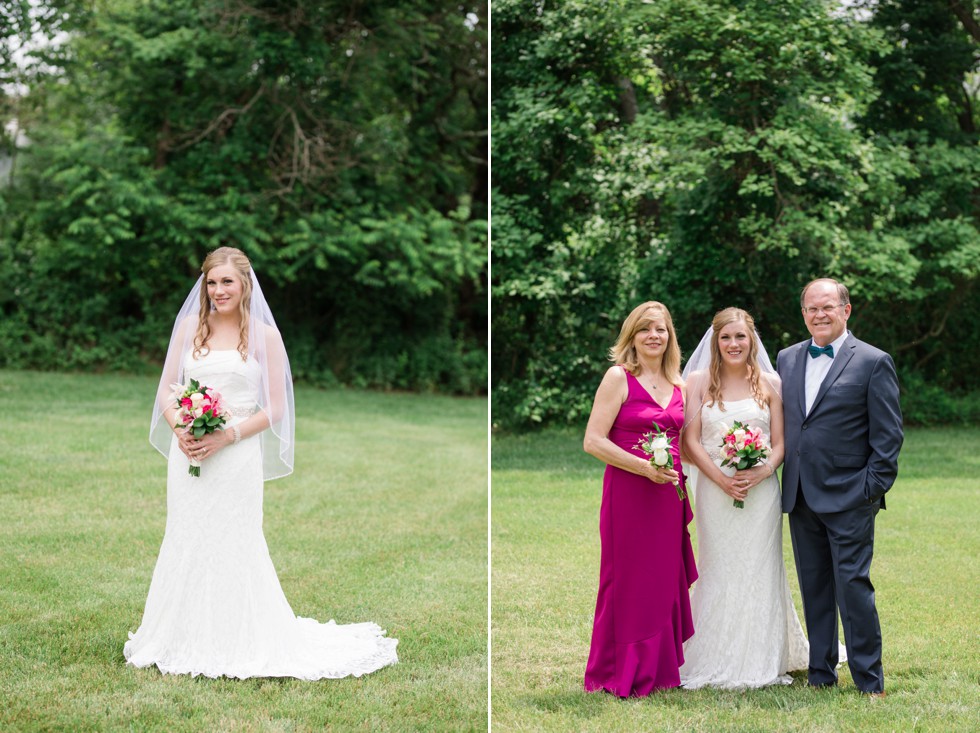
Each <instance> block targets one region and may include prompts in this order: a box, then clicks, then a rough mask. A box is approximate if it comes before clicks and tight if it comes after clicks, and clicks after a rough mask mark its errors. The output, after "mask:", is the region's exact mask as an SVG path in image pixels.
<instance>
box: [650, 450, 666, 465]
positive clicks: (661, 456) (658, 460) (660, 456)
mask: <svg viewBox="0 0 980 733" xmlns="http://www.w3.org/2000/svg"><path fill="white" fill-rule="evenodd" d="M668 462H669V458H668V455H667V451H665V450H662V449H661V450H655V451H654V452H653V463H654V465H656V466H666V465H667V463H668Z"/></svg>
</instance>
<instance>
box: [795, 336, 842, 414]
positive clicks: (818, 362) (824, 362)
mask: <svg viewBox="0 0 980 733" xmlns="http://www.w3.org/2000/svg"><path fill="white" fill-rule="evenodd" d="M847 335H848V331H846V330H845V331H844V333H842V334H841V335H840V336H838V337H837V338H836V339H835V340H834V341H831V343H830V345H831V346H833V347H834V356H833V358H831V357H829V356H826V355H825V354H821V355H820V356H818V357H816V358H814V357H812V356H810V354H809V352H808V353H807V355H806V376H805V377H804V379H803V386H804V388H805V392H806V414H807V415H809V414H810V408H811V407H813V401H814V400H815V399H817V392H819V391H820V385H821V384H823V380H824V379H826V377H827V372H829V371H830V367H832V366H833V365H834V359H836V358H837V356H838V354H840V350H841V347H842V346H843V345H844V341H845V340H846V339H847ZM810 343H811V344H813V339H810Z"/></svg>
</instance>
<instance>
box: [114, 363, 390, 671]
mask: <svg viewBox="0 0 980 733" xmlns="http://www.w3.org/2000/svg"><path fill="white" fill-rule="evenodd" d="M185 366H186V368H187V371H186V377H187V378H188V379H191V378H193V379H196V380H198V381H199V382H200V383H201V384H202V385H207V386H209V387H214V388H215V389H217V390H218V392H220V394H221V395H222V397H223V399H224V402H225V405H226V406H227V407H228V408H231V410H232V413H233V415H234V417H232V419H231V420H230V421H229V425H233V424H235V423H236V422H241V421H243V420H244V419H245V418H246V417H247V416H248V415H249V414H250V413H251V412H252V411H253V410H254V409H255V405H256V396H257V390H258V381H259V378H260V372H261V370H260V368H259V366H258V364H257V363H256V362H255V360H254V359H252V358H250V359H249V361H248V362H242V359H241V357H240V356H239V354H238V352H237V351H217V350H215V351H211V352H210V353H209V354H207V355H205V356H203V357H201V358H199V359H198V360H196V361H195V360H193V359H191V357H190V355H189V354H188V356H187V361H186V362H185ZM187 468H188V460H187V458H186V456H184V454H183V453H181V451H180V449H179V448H178V447H177V440H176V437H174V440H173V444H172V445H171V449H170V454H169V465H168V469H167V527H166V532H165V534H164V538H163V545H162V546H161V548H160V556H159V558H158V559H157V564H156V569H155V570H154V571H153V580H152V582H151V583H150V592H149V596H148V597H147V599H146V608H145V610H144V612H143V621H142V624H141V625H140V627H139V630H138V631H137V632H136V633H135V634H132V633H131V634H130V638H129V641H128V642H126V645H125V648H124V650H123V653H124V655H125V657H126V660H127V661H128V663H129V664H132V665H134V666H136V667H148V666H150V665H153V664H155V665H156V666H157V667H159V669H160V671H161V672H164V673H169V674H190V675H199V674H200V675H205V676H207V677H220V676H226V677H236V678H242V679H244V678H247V677H297V678H299V679H304V680H314V679H321V678H337V677H347V676H350V675H353V676H356V677H359V676H361V675H363V674H367V673H369V672H373V671H375V670H377V669H380V668H381V667H384V666H386V665H389V664H394V663H395V662H397V661H398V656H397V654H396V649H395V648H396V646H397V644H398V640H397V639H390V638H387V637H385V636H384V634H385V632H384V631H383V630H382V629H381V628H380V627H379V626H378V625H377V624H374V623H357V624H350V625H343V626H342V625H338V624H336V623H334V622H333V621H329V622H328V623H323V624H321V623H319V622H317V621H315V620H314V619H309V618H300V617H297V616H296V615H295V614H294V613H293V610H292V608H290V606H289V603H288V601H287V600H286V597H285V595H284V594H283V592H282V587H281V586H280V585H279V578H278V577H277V575H276V571H275V568H274V567H273V565H272V560H271V558H270V557H269V549H268V546H267V545H266V542H265V536H264V535H263V533H262V491H263V480H262V457H261V454H260V439H259V436H257V435H256V436H252V437H251V438H247V439H245V438H243V439H242V441H241V442H240V443H239V444H238V445H229V446H228V447H226V448H223V449H222V450H221V451H219V452H218V453H217V454H215V455H214V456H213V457H211V458H208V459H206V460H204V461H203V462H202V465H201V476H200V478H195V477H193V476H190V475H188V473H187Z"/></svg>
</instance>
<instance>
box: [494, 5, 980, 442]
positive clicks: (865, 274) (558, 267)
mask: <svg viewBox="0 0 980 733" xmlns="http://www.w3.org/2000/svg"><path fill="white" fill-rule="evenodd" d="M912 4H913V5H914V3H912ZM494 9H495V15H494V18H495V24H494V34H495V35H494V63H493V74H494V84H493V89H494V100H493V115H494V119H493V129H494V151H493V155H494V172H493V184H494V199H493V200H494V229H493V235H494V241H493V302H494V311H493V313H494V317H493V343H494V352H493V353H494V365H493V375H492V382H493V386H494V394H495V403H494V416H495V417H494V419H495V421H497V422H498V423H501V424H511V425H513V424H529V423H534V422H543V421H547V420H553V419H568V418H580V417H582V416H583V415H584V414H585V413H586V412H587V410H588V408H589V405H590V402H591V393H592V390H593V389H594V387H595V384H597V382H598V378H599V375H600V374H601V371H602V369H603V368H604V363H603V356H604V354H605V351H606V348H607V347H608V345H609V343H610V342H611V340H612V339H613V338H614V337H615V333H616V331H617V329H618V325H619V323H620V321H621V319H622V318H623V316H624V315H625V314H626V312H627V311H628V309H629V307H631V306H632V305H634V304H635V303H638V302H640V301H642V300H647V299H658V300H662V301H664V302H666V303H667V304H668V305H669V307H670V308H671V310H672V312H673V314H674V318H675V322H676V323H677V326H678V328H679V331H680V334H681V342H682V343H681V345H682V347H683V348H684V349H690V348H691V347H692V346H693V344H694V343H696V341H697V339H698V338H699V337H700V335H701V333H702V332H703V329H704V328H705V327H706V326H707V324H708V322H709V320H710V317H711V315H712V314H713V313H714V312H715V311H716V310H717V309H719V308H721V307H724V306H728V305H740V306H742V307H746V308H748V309H749V310H750V311H752V312H753V313H754V314H755V315H756V318H757V323H759V325H760V327H761V331H762V335H763V337H764V339H765V340H766V343H767V344H768V345H769V347H770V349H771V350H773V351H775V350H776V349H778V348H780V347H782V346H784V345H787V344H788V343H791V342H793V341H795V340H798V339H799V338H801V337H802V336H803V335H804V334H805V331H804V329H803V324H802V321H801V318H800V315H799V306H798V295H799V290H800V287H801V286H802V285H803V284H804V283H805V282H806V281H807V280H809V279H810V278H812V277H816V276H820V275H825V274H829V275H834V276H838V277H841V278H842V279H844V280H845V281H846V282H848V283H849V284H850V285H851V286H852V290H853V291H854V295H855V316H854V318H853V320H852V325H853V327H854V329H855V330H856V331H857V332H858V333H859V334H860V335H861V336H863V337H864V338H867V339H869V340H871V341H872V342H875V343H877V344H878V345H880V346H882V347H883V348H886V349H888V350H890V351H893V352H895V353H896V355H897V356H898V358H899V359H900V363H901V366H902V367H903V370H904V371H905V372H906V373H911V374H916V373H917V372H916V369H918V368H919V366H921V364H920V365H919V366H917V362H916V361H914V360H913V359H911V358H909V357H910V356H911V355H908V354H906V353H905V351H904V349H905V346H906V342H908V341H909V340H910V339H909V338H908V334H902V333H901V326H902V323H904V324H905V325H906V326H907V325H908V322H907V321H904V320H903V321H901V322H900V321H899V320H898V319H896V318H895V304H896V303H902V304H903V306H904V307H905V308H907V309H909V310H916V309H921V313H922V315H921V318H917V319H916V323H917V325H919V324H921V325H922V326H923V327H926V328H927V330H928V329H932V330H935V327H936V325H937V324H939V323H941V322H942V319H941V318H936V319H934V318H932V315H933V313H934V312H938V311H942V309H945V311H944V312H948V313H951V312H953V311H951V310H949V309H950V308H953V309H955V308H956V307H957V304H962V303H963V302H964V301H963V300H962V299H960V300H957V299H956V298H953V299H950V298H947V297H946V294H947V292H948V293H959V294H961V295H962V294H965V293H970V292H972V291H973V287H974V283H975V282H976V279H977V272H976V269H975V267H976V265H975V264H974V263H975V262H977V261H980V258H976V257H973V252H974V247H975V242H976V236H977V235H976V218H975V215H976V211H975V207H974V204H973V203H972V202H974V201H975V200H976V196H975V183H973V182H975V181H976V180H977V177H976V164H975V162H974V160H975V158H974V157H973V156H974V155H975V142H974V143H969V141H970V140H971V139H972V138H970V137H969V136H967V137H963V138H959V139H957V140H951V139H947V138H944V139H943V145H944V146H945V147H933V148H931V149H930V153H929V155H928V157H927V158H923V157H921V156H919V155H918V154H917V153H916V151H915V150H914V149H913V148H910V146H909V145H908V144H907V140H905V139H902V138H901V137H898V136H896V135H893V134H891V132H892V130H891V129H889V130H886V131H885V132H886V134H879V132H878V131H877V130H876V128H875V127H874V123H873V122H872V123H868V124H867V125H866V124H865V121H868V120H871V119H873V117H874V116H875V115H876V114H879V112H878V110H879V109H880V102H881V101H882V100H883V99H884V97H886V96H887V93H888V92H887V90H884V89H883V88H882V87H881V85H882V84H883V83H885V82H884V80H883V79H881V78H877V77H876V70H877V67H876V65H875V64H876V63H878V61H879V60H880V59H884V58H887V57H888V54H889V53H890V52H891V50H892V49H893V48H894V47H896V46H900V45H901V44H900V43H899V42H898V40H897V39H895V38H894V37H892V36H891V35H890V34H889V31H888V30H887V28H885V27H883V26H882V25H881V24H878V23H875V22H874V21H873V18H874V17H875V16H873V15H871V16H867V15H865V16H859V15H856V14H852V13H850V12H849V11H848V10H847V9H846V8H842V7H841V6H840V5H839V4H838V3H831V2H812V0H789V1H788V2H783V3H770V2H765V1H763V0H743V1H740V2H734V1H732V2H697V1H692V0H661V1H660V2H657V3H651V4H642V5H637V4H634V3H624V4H622V6H619V5H617V6H616V7H614V8H610V7H609V4H607V3H595V2H583V1H579V2H556V3H547V4H541V3H527V2H517V1H514V2H501V3H499V4H496V3H495V5H494ZM944 12H945V13H946V15H947V16H949V15H950V11H949V8H948V7H947V8H944ZM869 17H870V18H872V21H871V22H869V20H868V19H867V18H869ZM962 30H963V29H962V28H960V29H959V33H960V36H958V37H957V39H958V42H959V41H962V40H963V38H962V37H961V36H962V35H963V34H962ZM920 52H921V51H920ZM924 53H925V54H926V55H928V50H926V51H924ZM498 58H500V59H502V62H501V63H498V62H497V59H498ZM956 58H957V62H956V63H955V64H948V65H946V66H945V67H943V68H945V69H946V70H947V71H948V72H949V73H950V74H951V75H952V79H953V81H950V80H949V79H945V80H944V81H943V82H942V84H939V85H938V86H943V85H945V86H943V89H946V90H947V91H948V89H950V88H956V87H955V84H957V83H958V84H960V85H962V82H963V81H964V78H965V77H964V75H966V74H969V73H970V70H971V57H970V56H969V54H963V53H959V55H958V56H956ZM954 72H955V73H954ZM956 74H959V76H958V77H957V76H956ZM957 79H958V81H957ZM938 86H937V88H938ZM944 93H946V92H944ZM974 96H975V93H974ZM943 104H945V103H937V105H938V107H940V108H942V109H947V110H948V109H952V107H951V106H950V105H948V104H947V105H946V106H945V107H943ZM960 112H962V110H960ZM948 117H949V114H948V113H947V118H948ZM946 121H947V122H948V119H946ZM896 127H897V125H896ZM903 129H907V128H903ZM515 141H519V142H520V144H516V142H515ZM964 141H965V142H964ZM969 144H973V145H974V149H973V150H970V149H969V148H968V147H965V146H964V145H969ZM930 171H931V172H930ZM916 182H922V183H924V184H925V185H924V186H922V187H921V188H920V187H919V185H918V183H916ZM939 201H943V202H944V203H943V206H945V207H946V208H945V209H944V210H943V211H942V212H940V211H939V210H938V209H935V207H931V204H930V202H932V203H937V202H939ZM954 202H955V207H954ZM954 208H955V211H954ZM910 217H912V218H915V217H919V219H918V222H917V224H916V225H913V226H910ZM920 225H921V228H918V229H917V228H916V227H917V226H920ZM939 303H942V306H941V307H940V306H939ZM925 304H929V305H930V306H932V305H934V304H935V305H936V310H935V311H931V310H929V309H922V306H924V305H925ZM939 315H940V316H941V313H939ZM962 322H963V325H964V327H967V328H969V327H971V326H969V325H968V324H967V323H966V322H965V321H962ZM519 334H520V336H518V335H519ZM918 337H919V336H914V337H913V338H918ZM934 345H935V346H936V347H937V348H938V349H939V353H941V354H942V355H943V356H944V357H945V356H948V357H949V358H952V359H956V358H957V357H955V356H953V355H952V353H953V352H952V351H951V350H950V349H949V343H948V341H947V340H946V339H936V340H935V343H934ZM975 373H976V371H975V370H974V374H975ZM920 376H921V375H920ZM940 381H941V380H940ZM942 386H944V387H947V388H955V387H959V388H964V387H965V388H970V387H971V386H972V387H973V388H976V386H978V385H977V382H976V379H975V377H974V378H973V380H972V381H965V382H959V383H957V382H955V381H952V380H949V381H947V382H946V383H944V384H943V385H942Z"/></svg>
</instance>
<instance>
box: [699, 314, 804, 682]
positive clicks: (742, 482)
mask: <svg viewBox="0 0 980 733" xmlns="http://www.w3.org/2000/svg"><path fill="white" fill-rule="evenodd" d="M684 378H685V380H686V383H687V394H688V404H689V405H690V406H691V407H692V409H691V410H689V412H688V413H687V415H686V425H685V428H684V435H683V438H682V440H683V441H684V442H683V445H684V449H685V451H686V454H687V456H688V460H689V461H690V462H692V463H693V464H694V465H696V466H697V469H698V475H697V476H696V477H692V479H693V480H692V481H691V482H690V483H689V485H694V486H695V492H696V494H695V497H693V498H694V499H695V506H694V519H695V526H696V528H697V538H698V572H699V579H698V581H697V583H696V584H695V585H694V590H693V592H692V595H691V605H692V607H693V614H694V628H695V633H694V636H693V637H692V638H691V639H690V640H689V641H688V642H687V643H686V644H685V645H684V658H685V660H686V661H685V663H684V665H683V666H682V667H681V670H680V675H681V685H682V686H683V687H685V688H688V689H697V688H699V687H705V686H710V687H720V688H746V687H763V686H766V685H773V684H790V683H791V682H792V678H791V677H789V675H788V674H787V672H789V671H792V670H800V669H806V668H807V664H808V644H807V640H806V637H805V636H804V634H803V628H802V627H801V626H800V621H799V618H798V617H797V615H796V610H795V609H794V608H793V601H792V599H791V597H790V593H789V585H788V583H787V580H786V568H785V566H784V565H783V541H782V530H783V519H782V510H781V505H780V495H779V482H778V480H777V479H776V477H775V475H774V474H775V471H776V468H777V467H778V466H779V464H780V463H782V460H783V450H784V447H783V410H782V402H781V401H780V396H779V393H780V387H779V384H780V383H779V377H778V376H777V375H776V372H775V370H773V368H772V364H771V363H770V361H769V357H768V355H767V354H766V351H765V349H764V348H763V346H762V342H761V341H760V340H759V337H758V335H757V334H756V332H755V323H754V321H753V320H752V316H750V315H749V314H748V313H747V312H745V311H744V310H741V309H740V308H726V309H725V310H723V311H720V312H719V313H717V314H716V315H715V317H714V319H713V320H712V322H711V328H709V329H708V332H707V333H706V334H705V335H704V338H703V339H701V343H700V345H699V346H698V348H697V350H695V352H694V354H693V355H692V356H691V359H690V360H689V361H688V364H687V366H686V367H685V370H684ZM736 420H738V421H739V422H742V423H744V424H746V425H749V426H751V427H753V428H761V429H762V430H763V431H764V432H765V433H766V434H768V435H769V436H770V443H771V446H772V450H771V453H770V456H769V458H768V462H767V463H763V464H760V465H758V466H756V467H755V468H750V469H746V470H742V471H738V472H737V473H736V472H734V470H732V469H723V468H721V466H720V463H721V455H720V452H719V450H720V447H721V444H722V436H723V435H724V434H725V432H727V430H728V428H729V427H731V425H732V423H733V422H734V421H736ZM732 474H734V475H732ZM736 499H738V500H742V501H743V503H744V508H736V507H735V506H733V503H734V501H735V500H736Z"/></svg>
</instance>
